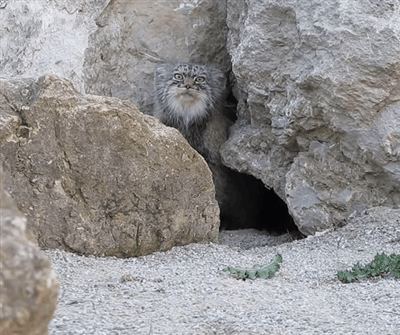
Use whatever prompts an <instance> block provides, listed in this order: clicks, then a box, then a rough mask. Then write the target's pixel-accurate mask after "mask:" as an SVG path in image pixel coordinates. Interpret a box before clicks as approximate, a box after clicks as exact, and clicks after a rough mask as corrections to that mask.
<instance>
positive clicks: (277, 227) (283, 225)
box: [220, 170, 301, 236]
mask: <svg viewBox="0 0 400 335" xmlns="http://www.w3.org/2000/svg"><path fill="white" fill-rule="evenodd" d="M230 177H231V181H232V182H234V183H235V187H236V189H237V191H238V192H235V193H234V194H233V196H232V197H231V198H230V199H229V200H230V201H229V208H228V209H226V210H225V211H224V212H221V226H220V230H238V229H250V228H253V229H258V230H265V231H267V232H269V233H271V234H274V235H275V234H276V235H282V234H286V233H290V234H291V235H293V236H300V235H301V233H300V232H299V230H298V228H297V226H296V225H295V224H294V222H293V219H292V217H291V216H290V214H289V211H288V208H287V205H286V203H285V202H284V201H283V200H282V199H281V198H280V197H279V196H278V195H277V194H276V193H275V192H274V191H273V190H272V189H270V190H269V189H267V188H266V187H265V185H264V184H263V182H262V181H261V180H259V179H257V178H255V177H253V176H251V175H248V174H244V173H239V172H236V171H233V170H231V176H230Z"/></svg>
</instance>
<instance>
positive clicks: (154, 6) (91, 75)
mask: <svg viewBox="0 0 400 335" xmlns="http://www.w3.org/2000/svg"><path fill="white" fill-rule="evenodd" d="M225 16H226V3H225V1H218V0H204V1H181V0H172V1H156V0H150V1H124V0H117V1H112V2H111V3H110V4H109V5H108V6H107V8H105V10H104V11H103V12H102V13H101V15H100V16H99V17H98V18H97V20H96V24H97V25H98V29H97V30H96V32H95V33H94V34H92V35H91V36H90V39H89V46H88V48H87V50H86V53H85V63H84V73H85V77H86V92H87V93H93V94H99V95H106V96H115V97H118V98H121V99H128V100H130V101H132V102H134V103H135V104H136V105H137V106H138V107H139V109H140V110H141V111H143V112H149V111H150V108H151V107H150V106H151V104H152V99H151V96H152V94H151V93H152V87H153V73H154V68H155V66H156V65H157V64H158V63H162V62H188V61H190V62H194V63H207V62H212V63H216V64H219V66H220V67H221V70H224V71H227V70H229V69H230V60H229V56H228V53H227V50H226V34H227V27H226V22H225Z"/></svg>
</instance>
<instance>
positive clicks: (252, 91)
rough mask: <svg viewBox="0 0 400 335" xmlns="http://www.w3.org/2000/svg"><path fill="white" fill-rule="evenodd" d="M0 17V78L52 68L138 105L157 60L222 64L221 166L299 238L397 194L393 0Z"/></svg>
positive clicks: (33, 8) (208, 3)
mask: <svg viewBox="0 0 400 335" xmlns="http://www.w3.org/2000/svg"><path fill="white" fill-rule="evenodd" d="M0 15H1V17H2V20H1V21H0V34H1V36H2V38H1V40H0V43H1V52H2V58H1V59H0V75H1V76H9V77H13V78H15V79H18V80H23V78H27V77H33V78H37V77H38V76H40V75H43V74H48V73H53V74H57V75H59V76H61V77H64V78H66V79H69V80H71V82H72V83H73V84H74V85H75V86H76V87H77V89H78V91H79V92H81V93H85V92H86V93H91V94H98V95H103V96H104V95H105V96H113V97H118V98H122V99H127V100H130V101H131V102H133V103H135V104H136V105H138V106H139V108H140V110H141V111H143V112H145V113H146V112H148V111H149V109H150V104H151V92H152V81H153V70H154V67H155V65H156V64H157V63H160V62H164V61H169V62H171V61H175V60H179V61H193V62H213V63H216V64H217V65H218V66H219V67H220V68H221V69H222V70H223V71H225V72H229V70H230V68H231V63H232V76H231V79H232V81H233V83H234V89H233V93H234V95H235V96H236V98H237V100H238V103H239V105H238V111H237V115H238V120H237V122H236V124H235V126H234V128H233V129H232V132H231V136H230V139H229V142H228V143H226V144H225V146H224V147H223V150H222V156H223V159H224V163H225V164H226V165H227V166H228V167H231V168H233V169H235V170H238V171H241V172H245V173H248V174H251V175H253V176H255V177H257V178H258V179H260V180H262V181H263V183H264V184H265V185H266V187H267V188H272V189H273V190H274V191H275V192H276V193H277V194H278V195H279V196H280V198H282V199H283V200H284V201H285V202H286V204H287V205H288V208H289V211H290V214H291V215H292V217H293V219H294V221H295V223H296V225H297V226H298V227H299V228H300V230H301V231H302V232H303V233H304V234H307V235H308V234H312V233H314V232H315V231H321V230H324V229H327V228H329V227H332V226H336V225H341V224H343V223H344V222H345V221H346V220H347V218H348V216H349V215H350V214H351V213H353V212H356V213H359V212H361V211H362V210H364V209H365V208H369V207H376V206H387V207H393V206H395V205H396V204H398V203H399V201H400V196H399V192H398V190H399V189H400V172H399V171H400V161H399V155H400V154H399V153H400V149H399V148H400V132H399V131H398V129H399V126H400V117H399V114H400V112H399V110H400V79H399V78H400V60H399V54H400V44H399V42H398V36H399V34H400V7H399V4H398V3H397V2H393V1H390V0H384V1H377V0H367V1H361V0H347V1H344V0H333V1H329V2H321V1H317V0H310V1H307V2H304V1H303V2H300V1H294V0H288V1H285V2H284V3H283V2H282V1H278V0H227V1H226V2H225V1H218V0H204V1H195V0H187V1H186V0H184V1H182V0H173V1H156V0H149V1H130V2H129V1H122V0H115V1H109V0H104V1H93V0H78V1H72V0H55V1H52V2H51V3H49V2H47V1H44V0H40V1H34V2H22V1H18V0H7V1H3V2H2V3H1V5H0ZM226 40H227V47H226ZM228 52H229V54H228ZM19 99H22V100H23V99H26V97H25V96H24V95H23V94H20V96H19ZM22 100H21V101H22ZM5 118H7V122H8V123H7V127H11V128H10V129H14V128H15V127H14V126H15V124H18V127H17V128H15V129H18V132H19V133H18V134H19V135H18V134H17V135H18V136H19V137H18V138H19V139H21V138H24V136H31V133H30V129H31V128H32V127H31V126H30V125H28V126H27V125H25V124H24V122H25V121H23V119H18V115H16V114H7V116H5ZM18 120H22V121H18ZM13 127H14V128H13ZM10 129H9V128H5V129H0V137H1V136H3V133H7V132H8V131H9V130H10ZM17 135H15V136H17ZM4 136H5V135H4ZM21 136H22V137H21ZM10 145H11V144H10ZM49 160H51V159H49ZM264 202H266V203H267V202H268V200H265V199H264ZM271 211H273V208H272V209H271Z"/></svg>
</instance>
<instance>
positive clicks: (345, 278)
mask: <svg viewBox="0 0 400 335" xmlns="http://www.w3.org/2000/svg"><path fill="white" fill-rule="evenodd" d="M352 270H353V271H340V272H338V273H337V277H338V279H339V280H340V281H341V282H343V283H351V282H354V281H356V280H358V279H361V278H369V277H376V276H381V275H383V274H384V273H389V272H390V273H391V274H392V275H394V276H395V277H396V278H400V255H396V254H392V255H390V256H386V255H385V254H384V253H382V255H379V254H377V255H376V256H375V258H374V260H373V261H372V262H371V263H369V264H367V265H365V266H364V267H362V266H361V265H360V264H359V263H357V264H356V265H355V266H354V267H353V269H352Z"/></svg>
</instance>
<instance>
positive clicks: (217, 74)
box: [212, 69, 227, 89]
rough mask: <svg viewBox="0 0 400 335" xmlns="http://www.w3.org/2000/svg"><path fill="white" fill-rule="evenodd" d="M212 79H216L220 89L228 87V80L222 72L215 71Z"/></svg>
mask: <svg viewBox="0 0 400 335" xmlns="http://www.w3.org/2000/svg"><path fill="white" fill-rule="evenodd" d="M212 77H213V78H214V79H215V82H216V83H217V84H218V85H219V87H221V88H222V89H224V88H225V87H226V83H227V79H226V76H225V74H224V73H223V72H222V71H220V70H218V69H214V71H213V74H212Z"/></svg>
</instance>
